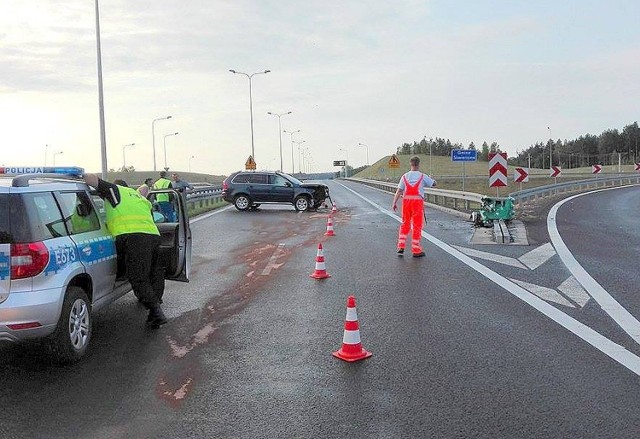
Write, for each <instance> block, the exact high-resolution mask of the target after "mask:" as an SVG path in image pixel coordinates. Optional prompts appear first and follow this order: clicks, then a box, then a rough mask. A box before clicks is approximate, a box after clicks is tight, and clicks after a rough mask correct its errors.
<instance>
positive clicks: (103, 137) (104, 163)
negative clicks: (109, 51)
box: [96, 0, 108, 180]
mask: <svg viewBox="0 0 640 439" xmlns="http://www.w3.org/2000/svg"><path fill="white" fill-rule="evenodd" d="M96 58H97V60H98V112H99V115H100V155H101V157H102V178H103V179H105V180H106V178H107V169H108V168H107V136H106V134H105V131H106V130H105V123H104V92H103V87H102V51H101V49H100V8H99V6H98V0H96Z"/></svg>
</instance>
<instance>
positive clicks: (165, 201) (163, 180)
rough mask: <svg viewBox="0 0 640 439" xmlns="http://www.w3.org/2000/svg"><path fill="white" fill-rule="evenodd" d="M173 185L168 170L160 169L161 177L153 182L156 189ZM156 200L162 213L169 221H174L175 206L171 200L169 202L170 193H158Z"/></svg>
mask: <svg viewBox="0 0 640 439" xmlns="http://www.w3.org/2000/svg"><path fill="white" fill-rule="evenodd" d="M170 187H172V185H171V180H169V179H168V178H167V172H166V171H160V178H159V179H157V180H156V182H155V183H154V184H153V188H154V189H167V188H170ZM156 201H157V202H158V207H159V208H160V213H162V214H163V215H164V216H165V218H166V220H167V222H170V223H172V222H174V221H175V218H174V217H173V206H172V205H171V202H169V194H158V195H156Z"/></svg>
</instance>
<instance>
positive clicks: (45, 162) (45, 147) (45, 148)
mask: <svg viewBox="0 0 640 439" xmlns="http://www.w3.org/2000/svg"><path fill="white" fill-rule="evenodd" d="M48 149H49V144H46V145H44V165H45V166H47V150H48Z"/></svg>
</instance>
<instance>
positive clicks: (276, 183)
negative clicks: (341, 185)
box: [222, 171, 331, 210]
mask: <svg viewBox="0 0 640 439" xmlns="http://www.w3.org/2000/svg"><path fill="white" fill-rule="evenodd" d="M222 198H223V199H224V200H225V201H227V202H229V203H233V205H234V206H236V209H238V210H247V209H255V208H257V207H258V206H260V204H261V203H287V204H293V207H295V208H296V210H311V209H317V208H318V207H320V206H321V205H322V203H324V200H325V199H327V198H329V200H331V198H330V197H329V187H328V186H327V185H324V184H321V183H303V182H301V181H300V180H298V179H297V178H295V177H292V176H290V175H288V174H284V173H282V172H268V171H258V172H254V171H241V172H236V173H234V174H231V175H230V176H229V177H227V178H226V179H225V180H224V181H223V182H222Z"/></svg>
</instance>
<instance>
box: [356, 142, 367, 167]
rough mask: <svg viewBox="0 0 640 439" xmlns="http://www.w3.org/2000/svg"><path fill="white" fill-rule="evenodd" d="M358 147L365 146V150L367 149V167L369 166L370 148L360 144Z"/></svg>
mask: <svg viewBox="0 0 640 439" xmlns="http://www.w3.org/2000/svg"><path fill="white" fill-rule="evenodd" d="M358 146H364V147H365V148H367V166H369V146H368V145H365V144H364V143H358Z"/></svg>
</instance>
